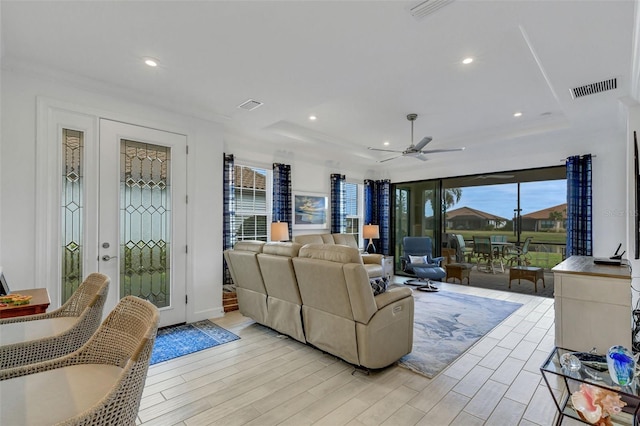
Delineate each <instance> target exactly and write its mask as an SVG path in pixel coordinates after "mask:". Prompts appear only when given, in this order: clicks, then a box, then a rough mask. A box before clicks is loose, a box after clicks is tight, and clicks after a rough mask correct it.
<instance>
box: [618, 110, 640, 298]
mask: <svg viewBox="0 0 640 426" xmlns="http://www.w3.org/2000/svg"><path fill="white" fill-rule="evenodd" d="M634 130H635V131H636V133H637V137H638V139H640V104H635V105H633V106H631V107H629V108H628V134H627V136H628V137H627V143H628V145H627V146H628V148H627V152H628V157H627V158H628V162H627V167H628V180H627V194H628V197H627V201H628V204H627V206H626V208H625V210H624V211H623V215H622V216H623V217H624V219H625V220H626V224H627V235H628V240H627V244H626V250H627V254H626V255H625V257H627V259H629V263H630V264H631V285H632V289H634V291H633V292H632V294H633V307H634V308H636V307H638V303H639V300H640V294H639V293H638V291H637V290H638V289H640V260H635V259H634V257H635V244H636V243H635V241H636V240H635V235H636V228H635V227H636V216H637V215H639V214H640V212H638V211H637V210H636V206H635V197H636V186H635V185H636V183H635V178H634V174H635V166H634V164H633V154H634V141H633V131H634ZM638 143H639V144H640V140H638Z"/></svg>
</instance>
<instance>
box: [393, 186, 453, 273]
mask: <svg viewBox="0 0 640 426" xmlns="http://www.w3.org/2000/svg"><path fill="white" fill-rule="evenodd" d="M439 185H440V183H439V181H422V182H411V183H403V184H397V185H395V192H394V194H395V200H394V204H393V212H394V218H393V224H394V239H395V249H394V260H395V263H396V268H395V269H396V272H401V263H400V258H401V256H402V239H403V238H404V237H407V236H409V237H431V239H432V241H433V244H434V249H435V252H434V253H439V249H438V247H439V246H440V232H438V230H439V229H440V227H439V226H440V217H441V213H440V212H441V208H440V188H439Z"/></svg>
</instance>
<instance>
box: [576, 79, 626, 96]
mask: <svg viewBox="0 0 640 426" xmlns="http://www.w3.org/2000/svg"><path fill="white" fill-rule="evenodd" d="M617 88H618V79H617V78H610V79H609V80H602V81H598V82H597V83H591V84H585V85H584V86H580V87H574V88H573V89H571V97H573V99H577V98H581V97H583V96H587V95H594V94H596V93H600V92H606V91H607V90H615V89H617Z"/></svg>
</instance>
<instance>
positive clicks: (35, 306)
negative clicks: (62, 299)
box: [0, 288, 51, 318]
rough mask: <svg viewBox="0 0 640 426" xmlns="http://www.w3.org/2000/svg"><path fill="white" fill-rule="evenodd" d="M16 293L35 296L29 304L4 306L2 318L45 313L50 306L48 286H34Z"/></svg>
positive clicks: (0, 308) (1, 312) (0, 309)
mask: <svg viewBox="0 0 640 426" xmlns="http://www.w3.org/2000/svg"><path fill="white" fill-rule="evenodd" d="M15 293H18V294H22V295H24V296H33V298H32V299H31V300H30V303H29V304H28V305H18V306H11V305H9V306H2V307H0V318H13V317H20V316H23V315H33V314H43V313H45V312H46V311H47V308H48V307H49V303H51V302H50V300H49V292H48V291H47V289H46V288H34V289H31V290H18V291H16V292H15Z"/></svg>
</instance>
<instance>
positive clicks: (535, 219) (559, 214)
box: [522, 203, 567, 232]
mask: <svg viewBox="0 0 640 426" xmlns="http://www.w3.org/2000/svg"><path fill="white" fill-rule="evenodd" d="M566 224H567V203H564V204H559V205H557V206H553V207H548V208H546V209H542V210H538V211H535V212H532V213H528V214H525V215H522V230H523V231H536V232H539V231H553V232H564V231H566Z"/></svg>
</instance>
